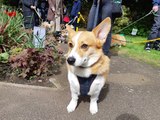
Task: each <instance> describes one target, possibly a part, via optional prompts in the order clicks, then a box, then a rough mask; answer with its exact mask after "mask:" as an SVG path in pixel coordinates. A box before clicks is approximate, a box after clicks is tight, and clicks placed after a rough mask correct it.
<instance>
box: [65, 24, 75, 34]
mask: <svg viewBox="0 0 160 120" xmlns="http://www.w3.org/2000/svg"><path fill="white" fill-rule="evenodd" d="M66 30H67V31H68V34H69V36H73V35H74V34H75V32H76V31H75V30H74V29H72V28H71V26H70V25H66Z"/></svg>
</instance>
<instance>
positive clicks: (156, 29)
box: [145, 7, 160, 50]
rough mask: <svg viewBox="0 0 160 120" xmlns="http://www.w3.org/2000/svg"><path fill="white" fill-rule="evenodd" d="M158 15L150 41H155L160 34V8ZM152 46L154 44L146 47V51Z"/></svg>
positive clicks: (149, 43)
mask: <svg viewBox="0 0 160 120" xmlns="http://www.w3.org/2000/svg"><path fill="white" fill-rule="evenodd" d="M156 14H157V16H155V17H154V23H153V26H152V28H151V32H150V34H149V36H148V40H152V39H155V38H157V37H158V33H159V30H160V7H159V10H158V12H157V13H156ZM151 46H152V42H148V43H146V45H145V49H146V50H150V49H151V48H152V47H151Z"/></svg>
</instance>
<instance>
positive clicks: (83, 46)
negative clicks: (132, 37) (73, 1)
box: [66, 18, 111, 114]
mask: <svg viewBox="0 0 160 120" xmlns="http://www.w3.org/2000/svg"><path fill="white" fill-rule="evenodd" d="M110 27H111V20H110V18H106V19H105V20H103V21H102V22H101V23H100V24H99V25H98V26H97V27H95V28H94V29H93V30H92V31H91V32H89V31H79V32H75V31H74V30H73V29H72V28H71V27H70V26H68V25H67V26H66V29H67V30H68V47H69V51H68V53H67V58H66V59H67V68H68V80H69V83H70V90H71V97H72V99H71V101H70V103H69V105H68V106H67V110H68V112H73V111H74V110H75V109H76V106H77V102H78V97H79V96H80V95H82V93H81V92H83V90H81V87H83V88H84V89H88V91H86V90H84V91H85V92H87V95H89V96H90V113H91V114H95V113H97V112H98V106H97V100H98V97H99V94H100V91H101V89H102V87H103V86H104V84H105V81H106V79H107V76H108V72H109V64H110V59H109V58H108V57H107V56H105V55H104V54H103V51H102V46H103V44H104V42H105V40H106V38H107V35H108V33H109V31H110ZM91 76H94V77H92V78H94V80H91V81H92V82H89V83H88V82H87V83H85V84H84V85H83V82H85V81H86V80H87V79H92V78H91ZM79 78H82V81H81V82H80V80H79ZM83 78H84V79H83ZM89 81H90V80H89ZM81 83H82V84H81ZM85 85H87V86H88V85H89V88H87V87H86V86H85Z"/></svg>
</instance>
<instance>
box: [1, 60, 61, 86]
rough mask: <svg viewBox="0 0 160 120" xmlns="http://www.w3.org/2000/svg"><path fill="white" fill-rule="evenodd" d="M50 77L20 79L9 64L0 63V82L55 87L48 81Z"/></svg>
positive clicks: (45, 75) (44, 75)
mask: <svg viewBox="0 0 160 120" xmlns="http://www.w3.org/2000/svg"><path fill="white" fill-rule="evenodd" d="M50 72H51V71H50ZM53 73H54V74H52V75H56V74H59V73H60V71H57V72H55V71H54V72H53ZM52 75H51V74H50V75H47V73H46V74H43V75H41V76H40V77H35V78H30V79H25V78H22V77H18V75H17V74H16V73H14V72H13V69H12V68H11V66H10V65H9V64H5V63H0V82H9V83H16V84H26V85H34V86H45V87H55V85H54V84H53V83H52V82H51V81H49V79H50V78H51V77H52Z"/></svg>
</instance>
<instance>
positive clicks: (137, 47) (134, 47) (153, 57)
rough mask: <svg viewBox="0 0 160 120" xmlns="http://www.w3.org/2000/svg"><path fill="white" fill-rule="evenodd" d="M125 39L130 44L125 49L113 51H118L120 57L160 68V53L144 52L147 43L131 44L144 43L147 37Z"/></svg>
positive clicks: (153, 51)
mask: <svg viewBox="0 0 160 120" xmlns="http://www.w3.org/2000/svg"><path fill="white" fill-rule="evenodd" d="M125 38H126V40H127V41H128V42H129V43H127V45H126V46H125V47H121V48H113V50H116V49H118V54H119V55H124V56H128V57H130V58H133V59H136V60H139V61H143V62H146V63H148V64H151V65H154V66H157V67H160V51H157V50H151V51H150V52H147V51H145V50H144V45H145V43H139V44H134V43H130V42H140V41H144V40H146V38H145V37H139V36H125Z"/></svg>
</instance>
